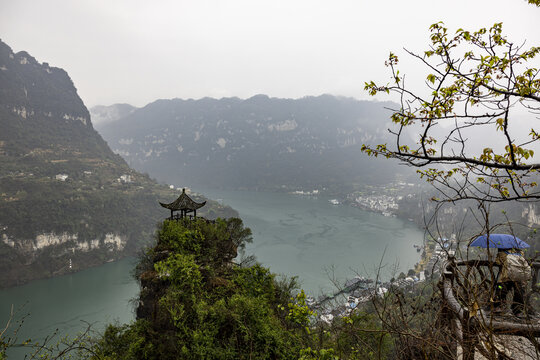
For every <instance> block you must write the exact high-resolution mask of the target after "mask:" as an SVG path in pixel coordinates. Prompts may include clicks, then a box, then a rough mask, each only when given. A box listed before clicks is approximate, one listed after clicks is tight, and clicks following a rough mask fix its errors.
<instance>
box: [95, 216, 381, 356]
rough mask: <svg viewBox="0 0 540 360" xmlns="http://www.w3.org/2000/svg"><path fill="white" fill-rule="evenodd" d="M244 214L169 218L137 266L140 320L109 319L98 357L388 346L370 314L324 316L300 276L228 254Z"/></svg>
mask: <svg viewBox="0 0 540 360" xmlns="http://www.w3.org/2000/svg"><path fill="white" fill-rule="evenodd" d="M250 240H251V231H250V230H249V229H246V228H244V227H243V225H242V221H241V220H239V219H235V218H232V219H228V220H222V219H218V220H217V221H216V222H215V223H210V222H206V221H204V220H199V221H197V222H184V223H180V222H169V221H165V222H164V223H163V224H162V226H161V228H160V230H159V233H158V238H157V244H156V246H155V247H153V248H150V249H148V250H147V251H146V252H145V254H144V256H142V259H141V262H140V264H139V266H138V267H137V271H136V276H137V278H138V279H139V281H140V283H141V294H140V298H139V306H138V309H137V320H136V321H135V322H134V323H132V324H129V325H111V326H109V327H108V328H107V330H106V331H105V333H104V335H103V337H101V338H100V339H99V340H98V341H97V343H96V344H95V345H94V347H93V351H94V352H95V355H94V356H93V358H95V359H336V358H340V359H370V358H379V356H382V357H385V356H386V355H387V354H389V352H390V351H391V342H390V338H389V337H388V336H386V335H385V334H384V332H382V331H381V326H380V323H379V321H377V318H376V317H375V316H374V315H373V314H371V315H370V314H367V313H365V312H363V311H360V310H359V311H357V312H355V313H353V314H352V315H351V316H350V317H347V318H344V319H343V320H338V321H336V322H335V323H334V325H332V327H330V326H329V325H325V324H324V323H318V322H317V321H316V317H315V314H314V312H312V311H311V310H310V309H309V308H308V307H307V305H306V301H305V300H306V296H305V294H304V292H303V291H298V289H297V288H296V283H295V280H294V279H288V280H284V279H279V278H278V277H276V275H275V274H273V273H271V272H270V271H269V270H268V269H267V268H264V267H263V266H261V265H259V264H252V263H251V264H249V265H246V264H244V265H238V264H236V263H233V262H232V259H233V257H234V256H235V255H236V253H237V251H238V250H239V249H241V248H242V247H243V246H244V245H245V243H246V242H248V241H250Z"/></svg>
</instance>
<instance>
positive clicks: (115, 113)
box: [90, 104, 137, 128]
mask: <svg viewBox="0 0 540 360" xmlns="http://www.w3.org/2000/svg"><path fill="white" fill-rule="evenodd" d="M136 109H137V108H136V107H135V106H132V105H129V104H113V105H109V106H104V105H98V106H94V107H92V108H90V114H91V115H92V122H93V123H94V124H106V123H110V122H113V121H116V120H118V119H121V118H123V117H125V116H128V115H129V114H131V113H132V112H134V111H135V110H136ZM98 128H99V126H98Z"/></svg>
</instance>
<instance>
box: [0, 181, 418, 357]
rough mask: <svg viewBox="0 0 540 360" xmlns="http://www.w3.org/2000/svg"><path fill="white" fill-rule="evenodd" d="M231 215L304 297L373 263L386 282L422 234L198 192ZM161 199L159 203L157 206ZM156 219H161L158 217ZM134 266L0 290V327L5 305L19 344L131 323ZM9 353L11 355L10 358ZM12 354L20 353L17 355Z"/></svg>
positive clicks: (378, 221) (240, 194) (360, 214)
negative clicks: (16, 323)
mask: <svg viewBox="0 0 540 360" xmlns="http://www.w3.org/2000/svg"><path fill="white" fill-rule="evenodd" d="M201 192H203V193H204V195H206V196H207V197H209V198H212V199H220V201H223V203H225V204H228V205H230V206H232V207H233V208H235V209H236V210H238V212H239V213H240V217H241V218H242V219H243V220H244V223H245V225H246V226H249V227H250V228H251V229H252V231H253V243H251V244H249V245H248V246H247V248H246V254H254V255H256V257H257V260H258V261H259V262H261V263H262V264H264V265H266V266H269V267H270V268H271V269H272V271H274V272H276V273H279V274H283V275H286V276H293V275H296V276H298V277H299V281H300V284H301V286H302V288H304V289H305V290H306V291H307V292H308V293H310V294H312V295H314V296H316V295H319V294H320V293H321V292H322V291H325V292H328V291H332V290H333V289H334V287H333V285H332V281H331V279H336V280H338V281H339V282H342V281H343V280H344V279H345V278H347V277H352V276H354V275H355V274H360V275H364V276H370V277H373V276H374V275H375V273H376V272H377V268H378V267H379V264H382V269H381V276H382V278H386V279H388V278H389V277H391V276H393V275H394V273H395V270H396V269H398V270H399V271H406V270H407V269H409V268H411V267H412V266H413V265H414V264H415V263H416V262H418V260H419V255H418V253H417V252H416V251H415V249H414V248H413V244H419V245H420V244H421V243H422V239H423V233H422V232H421V231H420V230H419V229H418V228H416V227H415V226H414V225H413V224H411V223H409V222H407V221H403V220H401V219H397V218H392V217H385V216H382V215H380V214H375V213H372V212H368V211H364V210H361V209H358V208H353V207H350V206H345V205H332V204H331V203H330V202H329V201H328V200H329V199H327V198H324V197H306V196H300V195H290V194H285V193H267V192H253V191H221V190H203V191H201ZM164 200H167V199H164ZM166 215H168V214H166V213H165V212H164V216H166ZM134 261H135V260H134V259H124V260H121V261H118V262H115V263H108V264H105V265H102V266H99V267H95V268H91V269H87V270H84V271H81V272H79V273H76V274H71V275H66V276H61V277H57V278H52V279H44V280H38V281H34V282H31V283H29V284H26V285H23V286H18V287H14V288H9V289H5V290H1V291H0V328H3V327H4V325H3V324H5V322H6V321H7V319H8V317H9V312H10V308H11V305H12V304H13V305H14V308H15V309H16V310H17V309H19V311H18V312H17V315H16V317H15V318H16V319H21V317H23V316H24V315H25V314H28V315H27V316H26V317H25V321H24V324H23V326H22V328H21V330H20V332H19V335H18V338H19V340H26V339H27V338H31V339H32V340H40V339H41V340H42V339H43V338H44V337H45V336H47V335H49V334H51V333H53V332H54V331H55V329H58V333H59V334H62V335H63V334H71V335H74V334H75V333H77V332H78V331H81V330H82V329H84V328H85V326H86V325H85V324H86V323H92V324H93V327H94V328H95V329H98V330H100V329H103V328H104V326H105V325H106V324H107V323H111V322H114V321H118V322H120V323H124V322H129V321H131V320H132V319H133V318H134V315H133V306H132V305H131V304H130V299H133V298H135V297H136V296H137V292H138V286H137V284H136V282H135V281H134V280H133V279H132V278H131V275H130V272H131V269H132V268H133V266H134ZM12 354H13V353H12ZM19 354H20V352H19Z"/></svg>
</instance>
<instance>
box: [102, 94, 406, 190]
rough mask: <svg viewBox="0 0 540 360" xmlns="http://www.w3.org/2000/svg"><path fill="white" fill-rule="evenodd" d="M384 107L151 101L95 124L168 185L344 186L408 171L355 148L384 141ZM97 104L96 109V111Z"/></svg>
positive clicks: (344, 101) (262, 99)
mask: <svg viewBox="0 0 540 360" xmlns="http://www.w3.org/2000/svg"><path fill="white" fill-rule="evenodd" d="M390 105H391V103H379V102H370V101H358V100H355V99H352V98H342V97H335V96H331V95H323V96H319V97H305V98H301V99H279V98H269V97H268V96H266V95H257V96H253V97H251V98H249V99H246V100H242V99H239V98H223V99H219V100H218V99H212V98H203V99H200V100H191V99H190V100H181V99H172V100H157V101H155V102H153V103H151V104H148V105H147V106H145V107H143V108H140V109H136V110H135V111H133V112H131V113H129V114H127V115H125V116H123V117H120V118H119V119H117V120H116V121H112V122H108V123H103V125H100V126H99V131H100V133H101V134H102V135H103V137H104V138H105V139H106V140H107V142H108V143H109V145H110V146H111V148H112V149H113V151H115V152H116V153H117V154H120V155H122V156H123V157H124V159H126V161H127V162H128V163H129V164H130V165H132V166H133V167H134V168H136V169H138V170H140V171H145V172H148V173H150V174H152V176H156V177H157V178H158V179H159V180H163V181H167V182H171V183H175V182H188V183H197V184H202V185H205V186H211V187H220V188H221V187H224V188H234V189H241V188H249V189H266V190H276V189H286V190H293V189H309V188H322V187H327V188H339V189H343V188H344V187H350V186H352V185H353V184H359V183H360V184H363V183H377V184H378V183H388V182H391V181H393V180H394V179H395V175H396V173H400V172H401V173H403V172H405V173H412V172H411V171H408V170H409V169H405V168H400V167H398V166H397V164H395V163H388V162H378V161H376V160H373V159H369V158H367V157H366V156H363V154H361V151H360V148H361V146H362V144H363V143H366V142H380V141H386V139H388V132H387V123H386V119H387V115H388V114H387V111H386V110H385V109H384V108H385V106H390ZM116 107H117V106H116V105H115V106H113V107H111V111H112V112H114V110H115V109H116ZM103 112H104V109H103V108H102V107H101V108H95V112H94V114H95V115H93V116H96V117H99V116H102V115H101V114H103ZM171 164H175V166H171Z"/></svg>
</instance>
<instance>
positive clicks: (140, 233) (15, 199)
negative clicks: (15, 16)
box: [0, 41, 235, 287]
mask: <svg viewBox="0 0 540 360" xmlns="http://www.w3.org/2000/svg"><path fill="white" fill-rule="evenodd" d="M177 195H178V193H177V192H176V193H175V192H174V191H173V190H171V189H169V188H168V187H166V186H160V185H158V184H157V183H156V182H155V181H154V180H152V179H150V178H149V177H148V176H147V175H143V174H140V173H138V172H136V171H134V170H132V169H131V168H130V167H129V166H128V165H127V164H126V162H125V161H124V160H123V159H122V158H121V157H120V156H118V155H115V154H114V153H113V152H112V151H111V150H110V149H109V147H108V146H107V144H106V142H105V141H104V140H103V139H102V138H101V136H100V135H99V134H98V133H97V132H96V131H95V130H94V128H93V125H92V122H91V120H90V114H89V112H88V110H87V108H86V107H85V106H84V104H83V102H82V100H81V99H80V97H79V96H78V94H77V90H76V88H75V86H74V85H73V82H72V81H71V79H70V77H69V76H68V74H67V73H66V72H65V71H64V70H62V69H59V68H55V67H51V66H49V65H48V64H47V63H39V62H38V61H37V60H36V59H34V58H33V57H32V56H30V55H29V54H28V53H26V52H19V53H14V52H13V51H12V50H11V48H10V47H9V46H8V45H6V44H5V43H3V42H1V41H0V254H1V256H2V261H1V262H0V287H4V286H10V285H14V284H20V283H23V282H25V281H28V280H31V279H36V278H41V277H47V276H53V275H58V274H64V273H67V272H71V271H76V270H80V269H83V268H85V267H88V266H93V265H98V264H101V263H103V262H106V261H111V260H114V259H117V258H119V257H123V256H126V255H129V254H133V253H135V252H136V251H137V249H139V248H140V247H141V245H142V244H143V243H144V242H145V241H147V240H148V239H150V238H151V236H149V234H151V233H152V232H153V229H154V227H155V224H156V222H157V221H159V220H160V219H161V218H163V217H166V216H167V215H168V212H167V211H166V210H165V211H164V209H161V208H160V206H159V204H158V200H162V201H165V202H170V201H172V200H174V198H175V197H176V196H177ZM206 209H208V210H209V211H210V212H211V214H212V216H214V217H215V216H218V215H221V216H227V215H234V214H235V212H234V211H232V209H230V208H226V207H223V206H221V205H219V204H217V203H214V202H211V203H209V205H207V207H206Z"/></svg>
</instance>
